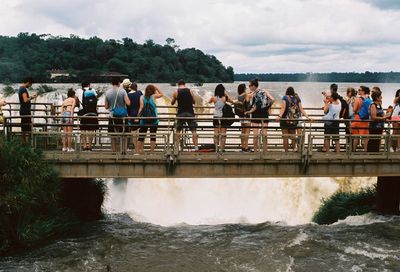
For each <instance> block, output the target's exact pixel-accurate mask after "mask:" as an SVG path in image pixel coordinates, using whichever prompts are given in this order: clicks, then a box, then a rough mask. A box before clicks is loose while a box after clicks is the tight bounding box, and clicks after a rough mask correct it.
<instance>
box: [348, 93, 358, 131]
mask: <svg viewBox="0 0 400 272" xmlns="http://www.w3.org/2000/svg"><path fill="white" fill-rule="evenodd" d="M356 96H357V91H356V90H355V89H354V88H353V87H349V88H347V90H346V97H347V99H346V102H347V105H349V114H348V115H349V116H348V119H349V120H354V109H353V108H354V103H355V102H356ZM346 134H347V135H349V134H351V126H350V122H346Z"/></svg>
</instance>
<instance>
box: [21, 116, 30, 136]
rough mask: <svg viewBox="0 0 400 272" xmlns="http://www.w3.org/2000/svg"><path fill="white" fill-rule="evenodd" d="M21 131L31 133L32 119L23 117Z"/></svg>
mask: <svg viewBox="0 0 400 272" xmlns="http://www.w3.org/2000/svg"><path fill="white" fill-rule="evenodd" d="M21 131H23V132H31V131H32V118H31V117H23V116H21Z"/></svg>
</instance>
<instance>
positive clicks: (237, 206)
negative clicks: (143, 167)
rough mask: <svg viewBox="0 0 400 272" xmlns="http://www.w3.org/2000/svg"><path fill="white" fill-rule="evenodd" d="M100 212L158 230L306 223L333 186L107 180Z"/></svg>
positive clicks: (317, 182)
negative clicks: (121, 215) (125, 215)
mask: <svg viewBox="0 0 400 272" xmlns="http://www.w3.org/2000/svg"><path fill="white" fill-rule="evenodd" d="M108 188H109V192H108V196H107V200H106V201H105V205H104V207H105V209H106V210H107V211H108V212H110V213H128V214H129V215H130V216H131V217H132V218H133V219H134V220H136V221H141V222H149V223H153V224H157V225H162V226H171V225H177V224H182V223H184V224H190V225H214V224H226V223H250V224H256V223H262V222H267V221H270V222H282V223H283V224H289V225H298V224H305V223H309V222H310V221H311V218H312V215H313V214H314V212H315V211H316V210H317V209H318V208H319V206H320V204H321V199H322V198H326V197H328V196H329V195H331V194H332V193H334V192H335V191H336V190H337V189H338V188H339V185H338V184H337V183H336V182H334V181H333V180H331V179H329V178H303V179H294V178H293V179H162V180H160V179H158V180H157V179H129V180H126V179H125V180H114V181H112V180H110V181H108Z"/></svg>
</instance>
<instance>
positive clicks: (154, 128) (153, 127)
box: [139, 125, 158, 142]
mask: <svg viewBox="0 0 400 272" xmlns="http://www.w3.org/2000/svg"><path fill="white" fill-rule="evenodd" d="M157 128H158V126H157V125H147V126H141V127H140V129H139V133H140V134H143V135H140V136H139V141H140V142H144V138H145V137H146V136H145V135H144V134H145V133H147V130H148V129H150V133H152V134H155V133H157ZM156 139H157V137H156V135H150V141H153V142H155V141H156Z"/></svg>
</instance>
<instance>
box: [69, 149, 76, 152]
mask: <svg viewBox="0 0 400 272" xmlns="http://www.w3.org/2000/svg"><path fill="white" fill-rule="evenodd" d="M67 152H75V149H73V148H68V150H67Z"/></svg>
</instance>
